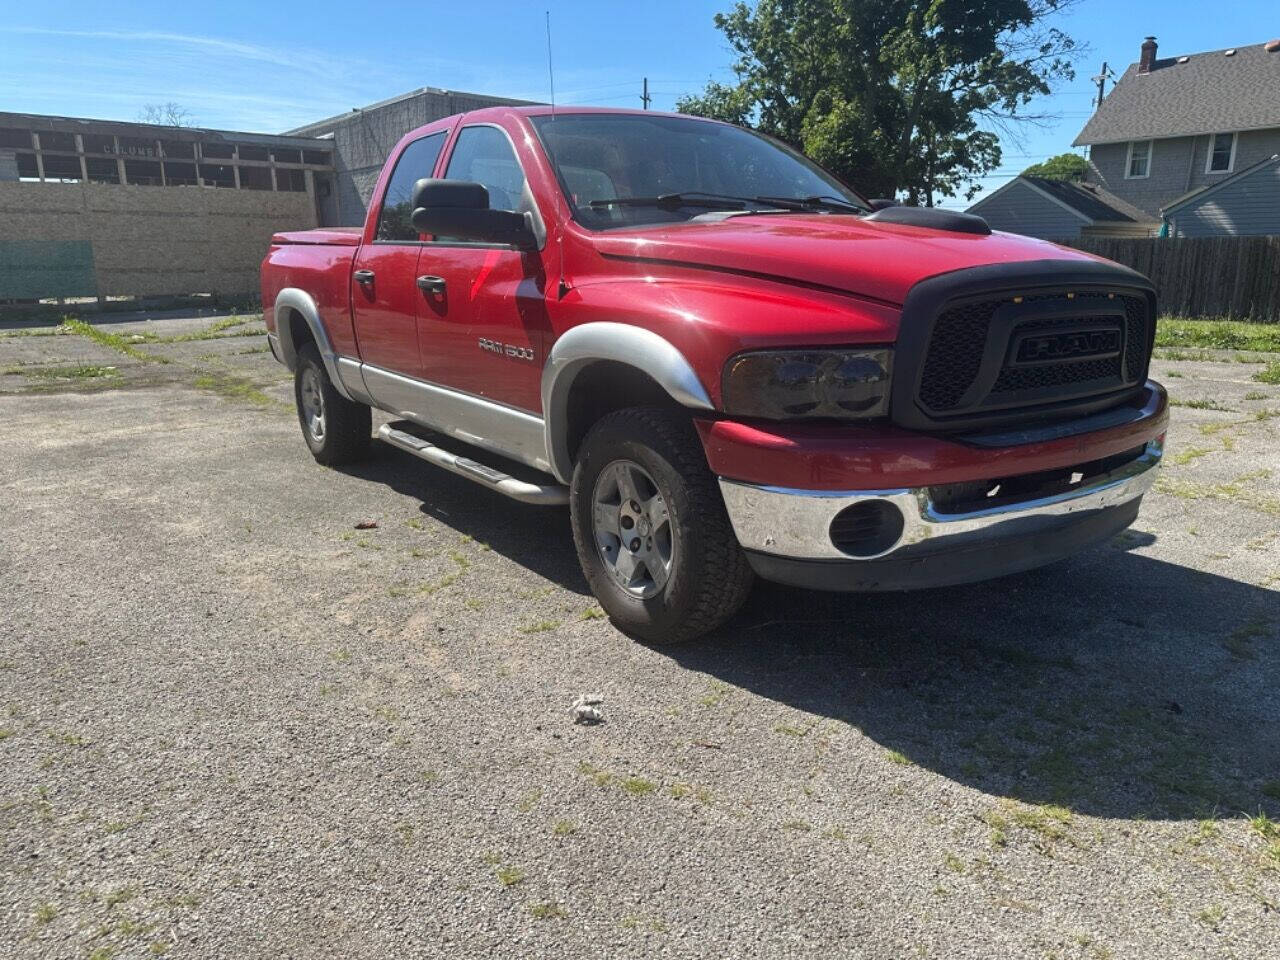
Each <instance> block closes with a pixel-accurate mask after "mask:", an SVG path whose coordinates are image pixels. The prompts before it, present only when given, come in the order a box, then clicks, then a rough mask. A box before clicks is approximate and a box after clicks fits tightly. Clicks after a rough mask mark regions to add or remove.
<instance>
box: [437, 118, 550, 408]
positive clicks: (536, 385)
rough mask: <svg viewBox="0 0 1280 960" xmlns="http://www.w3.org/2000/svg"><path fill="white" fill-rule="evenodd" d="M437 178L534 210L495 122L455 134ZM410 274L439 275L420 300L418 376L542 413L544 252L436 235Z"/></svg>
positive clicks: (505, 206)
mask: <svg viewBox="0 0 1280 960" xmlns="http://www.w3.org/2000/svg"><path fill="white" fill-rule="evenodd" d="M444 177H445V178H446V179H449V180H470V181H474V182H477V183H481V184H483V185H484V186H485V188H486V189H487V190H488V191H489V206H490V207H491V208H492V209H495V210H513V211H516V212H519V213H524V212H526V211H533V210H534V205H533V204H534V201H533V195H532V193H531V192H530V190H529V187H528V184H527V181H526V179H525V174H524V170H523V168H522V167H521V165H520V161H519V159H518V158H517V156H516V151H515V149H514V147H513V146H512V142H511V138H510V137H509V136H508V134H507V133H506V131H505V130H504V129H503V128H501V127H499V126H497V125H494V124H488V123H478V124H471V125H468V126H465V127H463V128H462V129H461V130H459V131H458V134H457V136H456V137H455V138H454V142H453V147H452V148H451V150H450V151H449V158H448V161H447V163H446V166H445V172H444ZM534 213H535V216H536V215H537V213H536V211H534ZM418 272H419V273H420V274H422V275H424V276H429V277H434V278H437V279H439V280H443V281H444V285H443V289H442V290H441V291H440V292H439V293H437V294H435V295H432V296H428V297H426V298H425V299H424V301H423V305H422V306H421V307H420V308H419V310H418V342H419V344H420V346H421V350H422V366H423V373H424V376H425V378H426V379H427V380H430V381H433V382H434V383H438V384H441V385H443V386H446V387H450V388H452V389H454V390H460V391H462V392H465V393H469V394H473V395H475V396H480V397H485V398H486V399H489V400H495V401H497V402H499V403H502V404H506V405H508V406H513V407H518V408H520V409H523V410H528V411H532V412H538V411H540V410H541V407H542V399H541V380H542V362H543V359H544V358H543V356H542V351H543V348H544V345H545V341H546V337H547V334H548V332H549V331H548V323H547V312H546V272H545V270H544V267H543V262H542V254H541V253H540V252H539V251H537V250H523V251H522V250H517V249H515V248H514V247H512V246H510V245H508V244H494V243H476V242H471V241H463V240H454V239H450V238H447V237H436V238H435V239H434V241H433V242H431V243H428V244H426V245H425V246H423V248H422V257H421V259H420V260H419V261H418Z"/></svg>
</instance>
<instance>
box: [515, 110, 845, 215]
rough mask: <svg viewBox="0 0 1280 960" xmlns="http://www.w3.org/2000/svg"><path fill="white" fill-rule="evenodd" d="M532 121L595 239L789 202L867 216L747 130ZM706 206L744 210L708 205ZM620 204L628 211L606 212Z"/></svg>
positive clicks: (839, 190)
mask: <svg viewBox="0 0 1280 960" xmlns="http://www.w3.org/2000/svg"><path fill="white" fill-rule="evenodd" d="M530 119H531V120H532V121H533V124H534V126H535V128H536V129H537V131H538V135H539V136H540V137H541V138H542V144H543V147H544V148H545V149H546V151H547V156H548V157H549V158H550V159H551V163H552V165H553V166H554V167H555V170H556V176H557V177H558V178H559V180H560V186H561V188H562V189H563V190H564V192H565V195H566V196H567V197H568V198H569V203H570V205H571V206H572V207H573V214H574V219H575V220H577V221H578V222H579V223H581V224H583V225H585V226H588V227H592V228H594V229H605V228H608V227H622V226H631V225H635V224H648V223H673V222H680V221H684V220H689V219H691V218H693V217H696V216H700V215H705V214H706V213H707V211H708V209H709V208H711V209H720V210H725V209H742V210H763V209H779V208H781V207H784V206H786V205H785V204H784V203H783V202H782V201H784V200H795V201H801V202H803V201H808V202H809V205H810V206H811V208H812V209H814V210H819V209H822V210H828V211H832V212H837V211H843V212H849V213H853V212H865V211H867V210H868V206H867V203H866V201H865V200H863V199H862V198H861V197H859V196H858V195H857V194H856V193H854V192H853V191H852V190H850V189H849V188H848V187H846V186H844V185H843V184H841V183H840V182H839V181H838V180H836V178H835V177H833V176H831V174H829V173H827V172H826V171H824V170H823V169H822V168H821V167H819V166H817V165H816V164H814V163H811V162H810V161H809V160H807V159H805V158H804V157H803V156H801V155H800V154H798V153H796V152H795V151H794V150H791V149H789V148H788V147H785V146H783V145H782V144H780V143H778V142H776V141H774V140H770V139H768V138H766V137H763V136H761V135H760V134H757V133H753V132H751V131H749V130H744V129H742V128H741V127H734V126H729V125H728V124H723V123H709V122H707V121H705V120H694V119H687V118H684V117H657V116H654V117H646V116H643V115H639V114H607V113H602V114H590V113H576V114H564V113H561V114H556V115H554V116H552V115H544V116H537V117H532V118H530ZM677 195H686V196H687V197H688V198H689V200H690V202H689V203H687V204H685V203H681V202H680V197H679V196H677ZM708 197H729V198H735V200H736V201H737V202H732V203H723V204H710V203H707V202H705V201H706V199H707V198H708ZM628 198H629V199H628ZM647 198H651V199H652V200H653V201H654V202H653V203H647V202H644V201H645V200H646V199H647ZM756 198H759V199H758V200H757V199H756ZM617 200H627V201H628V202H618V203H610V202H608V201H617ZM695 200H696V201H700V202H694V201H695ZM659 201H660V202H659ZM769 201H776V202H773V203H770V202H769ZM850 205H852V206H853V207H854V208H856V209H850ZM791 208H792V209H795V206H794V205H792V206H791Z"/></svg>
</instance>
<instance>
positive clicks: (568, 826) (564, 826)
mask: <svg viewBox="0 0 1280 960" xmlns="http://www.w3.org/2000/svg"><path fill="white" fill-rule="evenodd" d="M577 832H578V828H577V827H576V826H575V825H574V823H573V821H572V820H557V821H556V824H555V826H554V827H552V828H551V833H552V834H553V835H554V836H557V837H567V836H570V835H571V834H574V833H577Z"/></svg>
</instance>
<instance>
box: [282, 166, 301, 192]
mask: <svg viewBox="0 0 1280 960" xmlns="http://www.w3.org/2000/svg"><path fill="white" fill-rule="evenodd" d="M276 189H277V190H289V191H292V192H294V193H302V192H303V191H304V190H306V189H307V175H306V173H304V172H303V171H301V170H277V171H276Z"/></svg>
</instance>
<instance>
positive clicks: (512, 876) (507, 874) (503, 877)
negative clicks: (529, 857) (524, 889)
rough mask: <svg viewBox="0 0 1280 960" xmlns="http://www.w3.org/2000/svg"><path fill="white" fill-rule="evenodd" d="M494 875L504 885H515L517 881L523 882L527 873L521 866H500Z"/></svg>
mask: <svg viewBox="0 0 1280 960" xmlns="http://www.w3.org/2000/svg"><path fill="white" fill-rule="evenodd" d="M494 876H496V877H497V878H498V882H499V883H500V884H502V886H503V887H514V886H515V885H516V884H517V883H523V882H524V877H525V873H524V871H523V870H521V869H520V868H519V867H511V866H507V867H498V869H497V870H495V871H494Z"/></svg>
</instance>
